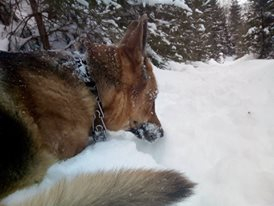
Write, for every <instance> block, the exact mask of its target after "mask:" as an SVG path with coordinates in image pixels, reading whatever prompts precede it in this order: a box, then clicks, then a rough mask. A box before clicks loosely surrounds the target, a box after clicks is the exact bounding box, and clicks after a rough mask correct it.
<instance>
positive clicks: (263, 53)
mask: <svg viewBox="0 0 274 206" xmlns="http://www.w3.org/2000/svg"><path fill="white" fill-rule="evenodd" d="M249 1H250V10H249V13H248V26H249V30H248V33H247V35H246V41H247V43H248V46H249V51H250V52H252V53H255V54H257V55H258V57H259V58H267V57H270V56H272V55H273V41H274V40H273V38H274V37H273V30H274V28H273V20H274V17H273V12H274V6H273V0H256V1H255V0H249Z"/></svg>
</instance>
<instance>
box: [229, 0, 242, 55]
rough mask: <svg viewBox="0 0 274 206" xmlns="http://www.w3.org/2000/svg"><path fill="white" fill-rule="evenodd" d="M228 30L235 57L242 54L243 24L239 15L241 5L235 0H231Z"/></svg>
mask: <svg viewBox="0 0 274 206" xmlns="http://www.w3.org/2000/svg"><path fill="white" fill-rule="evenodd" d="M229 31H230V34H231V39H230V40H231V44H232V54H234V55H235V54H236V55H237V57H240V56H242V55H244V48H243V47H244V46H243V35H244V32H245V31H244V25H243V20H242V17H241V6H240V5H239V3H238V1H237V0H232V4H231V7H230V12H229Z"/></svg>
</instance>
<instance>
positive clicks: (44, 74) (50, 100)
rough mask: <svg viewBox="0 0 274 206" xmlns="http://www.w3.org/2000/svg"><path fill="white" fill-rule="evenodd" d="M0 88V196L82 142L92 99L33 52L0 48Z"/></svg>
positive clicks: (37, 175)
mask: <svg viewBox="0 0 274 206" xmlns="http://www.w3.org/2000/svg"><path fill="white" fill-rule="evenodd" d="M0 92H1V96H0V122H1V124H0V132H1V133H0V137H1V144H0V168H1V170H0V185H1V187H0V196H3V195H5V194H6V193H8V192H10V191H12V189H13V188H20V187H22V186H24V185H26V184H30V183H34V182H36V181H39V180H40V179H41V177H42V176H43V174H44V172H45V171H46V168H47V167H48V166H49V165H50V164H52V162H53V159H63V158H68V157H71V156H73V155H75V154H77V153H79V152H80V151H81V150H82V149H83V148H84V147H85V146H86V144H87V141H88V132H89V129H90V127H91V117H92V114H93V110H94V104H95V103H94V98H93V96H92V95H90V92H89V90H88V89H87V88H86V87H85V86H84V84H83V83H81V82H80V81H78V80H77V78H75V77H74V76H73V75H71V72H68V71H66V70H64V69H58V68H55V66H54V64H53V63H52V62H50V61H48V60H46V59H41V58H39V57H38V55H37V54H35V53H30V54H22V53H6V52H0ZM45 156H46V157H45Z"/></svg>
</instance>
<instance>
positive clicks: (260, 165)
mask: <svg viewBox="0 0 274 206" xmlns="http://www.w3.org/2000/svg"><path fill="white" fill-rule="evenodd" d="M169 67H170V69H171V70H158V69H155V73H156V76H157V80H158V85H159V91H160V93H159V96H158V98H157V103H156V107H157V113H158V116H159V118H160V120H161V122H162V125H163V127H164V129H165V137H164V138H162V139H159V140H158V141H156V142H154V143H149V142H146V141H142V140H139V139H137V138H136V137H134V136H133V135H132V134H131V133H129V132H124V131H119V132H111V133H110V137H109V139H108V140H107V141H106V142H101V143H97V144H96V145H95V146H89V147H88V148H86V149H85V150H84V151H83V152H82V153H81V154H79V155H77V156H76V157H74V158H72V159H70V160H67V161H64V162H62V163H60V164H56V165H54V166H52V167H51V168H50V170H49V171H48V174H47V176H46V178H45V180H44V181H43V182H42V183H41V185H40V186H33V187H31V188H29V189H26V190H23V191H21V192H17V193H15V194H14V195H12V196H10V197H9V198H8V199H6V201H10V202H12V201H18V200H20V198H25V197H26V196H28V195H31V194H34V193H35V192H39V191H40V190H42V189H43V188H47V187H49V186H50V185H51V184H52V183H53V182H54V181H56V180H57V179H59V178H61V177H63V176H67V177H71V176H73V175H74V174H77V173H81V172H93V171H98V170H102V169H113V168H114V169H117V168H121V167H126V168H139V167H146V168H169V169H175V170H179V171H182V172H184V173H185V174H186V175H187V176H188V177H189V178H190V179H191V180H192V181H194V182H196V183H198V186H197V187H196V190H195V193H196V194H195V195H193V196H192V197H191V198H189V199H187V200H186V201H184V202H182V203H179V204H178V205H182V206H273V205H274V195H273V194H274V172H273V171H274V138H273V137H274V89H273V88H274V60H254V59H252V58H250V57H245V58H242V59H240V60H237V61H234V62H232V61H229V62H225V64H218V63H216V62H214V61H212V62H209V63H208V64H205V63H200V62H196V63H193V64H192V65H186V64H178V63H174V62H171V63H170V64H169Z"/></svg>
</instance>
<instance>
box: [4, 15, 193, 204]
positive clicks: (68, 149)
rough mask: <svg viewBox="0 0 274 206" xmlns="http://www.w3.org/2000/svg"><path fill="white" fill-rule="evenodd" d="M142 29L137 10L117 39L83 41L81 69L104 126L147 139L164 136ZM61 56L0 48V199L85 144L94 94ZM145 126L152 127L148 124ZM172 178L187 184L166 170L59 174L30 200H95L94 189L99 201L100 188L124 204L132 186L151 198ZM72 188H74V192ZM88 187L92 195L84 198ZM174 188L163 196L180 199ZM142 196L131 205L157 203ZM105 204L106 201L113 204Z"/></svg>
mask: <svg viewBox="0 0 274 206" xmlns="http://www.w3.org/2000/svg"><path fill="white" fill-rule="evenodd" d="M146 27H147V17H146V16H143V17H141V18H140V20H139V21H134V22H133V23H132V24H131V25H130V26H129V29H128V31H127V33H126V35H125V37H124V38H123V39H122V40H121V42H120V43H119V44H118V45H112V46H106V45H96V44H92V43H87V44H86V46H87V61H88V69H89V72H90V73H91V74H92V76H93V78H94V79H95V81H96V86H97V88H98V91H99V96H100V98H101V100H102V105H103V110H104V113H105V118H104V121H105V123H106V126H107V128H108V129H110V130H120V129H125V130H131V131H132V132H134V133H135V134H136V135H137V136H138V137H139V138H145V139H147V140H148V141H153V140H154V139H156V138H158V137H161V136H163V130H162V128H161V124H160V121H159V119H158V117H157V115H156V113H155V98H156V96H157V84H156V79H155V77H154V74H153V71H152V65H151V63H150V61H149V60H148V58H147V57H146V54H145V41H146ZM64 59H65V60H67V59H69V61H70V60H71V57H67V56H66V55H63V54H61V53H58V52H40V53H7V52H1V51H0V92H1V96H0V140H1V144H0V199H1V198H3V197H5V196H6V195H8V194H10V193H12V192H14V191H16V190H18V189H20V188H22V187H25V186H28V185H31V184H34V183H37V182H39V181H41V179H42V178H43V176H44V174H45V172H46V170H47V168H48V167H49V166H50V165H51V164H53V163H54V162H56V161H58V160H62V159H66V158H70V157H72V156H74V155H76V154H78V153H79V152H81V151H82V150H83V149H84V148H85V147H86V146H87V145H88V142H89V131H90V129H91V126H92V121H93V118H94V117H93V115H94V112H95V106H96V101H95V97H94V95H93V94H92V93H91V92H90V90H89V88H87V87H86V86H85V84H84V83H83V82H82V81H81V80H80V79H79V78H78V77H76V76H75V75H74V73H73V72H74V70H73V69H74V67H73V66H72V68H71V67H69V66H68V65H67V62H65V64H63V63H62V62H63V61H64ZM148 124H152V125H155V126H156V129H155V130H153V131H151V130H148V129H147V128H146V126H147V125H148ZM140 130H142V131H141V132H140ZM140 134H142V135H140ZM167 174H168V175H167ZM160 175H164V176H165V175H167V178H168V180H167V182H165V181H160V179H161V177H160ZM174 178H175V179H176V180H177V179H179V180H180V178H181V180H184V181H185V182H187V181H186V180H185V179H184V178H183V179H182V177H181V176H179V175H178V174H176V173H169V172H167V173H165V172H162V173H161V172H152V171H136V172H132V171H125V172H121V173H119V174H118V173H117V174H115V173H103V174H102V175H101V174H96V175H84V176H80V177H78V178H76V179H74V180H72V181H71V182H68V181H66V180H63V181H62V182H60V183H59V184H57V186H55V187H54V188H52V189H50V190H49V191H48V193H47V194H46V195H45V196H44V194H41V195H42V196H37V197H34V199H33V201H34V202H35V204H34V203H32V204H31V205H49V206H50V205H56V206H57V205H58V206H61V205H64V206H65V205H83V206H84V205H98V204H97V203H96V204H95V202H96V200H95V199H96V197H97V195H99V196H100V195H101V199H100V200H98V201H99V202H101V203H102V201H103V202H104V200H103V196H108V195H109V194H107V193H110V194H112V195H113V198H114V199H113V198H112V197H111V199H109V201H112V203H115V204H116V205H120V203H121V204H122V203H123V204H124V205H129V203H127V204H126V203H125V202H126V201H127V198H128V199H129V200H131V197H129V196H128V195H130V194H131V193H132V194H133V196H134V197H135V193H136V192H139V193H141V194H142V193H144V192H145V193H146V192H148V194H151V195H152V197H153V195H156V194H157V195H156V196H155V199H159V200H161V196H162V195H163V197H164V196H167V195H168V194H169V193H168V192H170V191H169V189H171V191H172V187H169V185H171V186H172V185H173V180H174ZM156 180H157V181H160V184H163V186H167V187H169V188H168V190H167V192H165V191H162V190H160V191H159V189H158V188H157V184H156V185H155V184H154V183H153V181H156ZM174 181H175V180H174ZM184 181H181V183H184ZM175 182H176V181H175ZM152 183H153V184H152ZM179 183H180V181H179ZM179 183H178V184H179ZM187 183H188V184H191V183H189V182H187ZM188 184H187V185H188ZM183 185H184V184H183ZM69 186H71V187H69ZM188 186H189V185H188ZM113 187H115V190H114V191H113V193H112V191H110V190H111V189H112V188H113ZM178 188H179V189H180V188H181V187H180V186H178ZM187 188H188V187H187ZM190 188H191V187H189V189H187V190H186V191H187V192H189V191H190ZM131 190H132V192H131ZM74 191H78V192H79V193H77V195H76V196H75V195H74V197H73V193H74ZM89 191H90V192H91V193H94V194H93V195H91V196H89V195H88V194H89ZM120 192H121V194H120ZM174 192H175V193H176V191H174ZM87 193H88V194H87ZM98 193H99V194H98ZM158 193H160V195H158ZM177 193H178V194H177V195H178V197H177V196H176V197H175V198H170V199H171V201H175V200H176V199H178V198H182V197H184V196H183V195H184V194H185V191H184V190H183V191H180V190H178V191H177ZM141 194H137V196H136V199H134V198H132V201H136V202H135V203H134V204H133V203H132V205H143V204H141V202H144V201H141V199H143V198H144V199H145V200H146V201H148V202H150V203H151V204H149V205H156V204H154V199H153V198H152V200H153V201H149V200H148V199H149V198H148V196H147V195H146V194H143V195H141ZM75 197H77V198H78V197H79V198H80V199H79V201H78V200H77V201H78V203H76V202H73V200H74V198H75ZM120 197H121V200H120ZM156 197H157V198H156ZM85 198H87V200H85ZM92 198H95V199H92ZM90 200H91V202H89V201H90ZM93 200H94V201H95V202H93ZM39 201H42V202H43V203H42V202H39ZM47 201H49V202H47ZM50 201H52V202H50ZM121 201H122V202H121ZM123 201H124V202H123ZM167 201H168V198H167ZM155 202H156V200H155ZM112 203H110V202H107V203H106V205H115V204H112ZM0 204H1V203H0ZM130 204H131V202H130ZM22 205H28V203H24V204H22ZM159 205H161V203H159ZM162 205H165V198H163V204H162Z"/></svg>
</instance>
